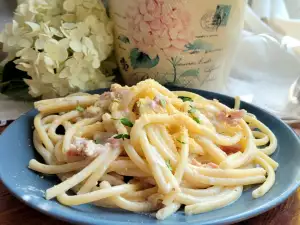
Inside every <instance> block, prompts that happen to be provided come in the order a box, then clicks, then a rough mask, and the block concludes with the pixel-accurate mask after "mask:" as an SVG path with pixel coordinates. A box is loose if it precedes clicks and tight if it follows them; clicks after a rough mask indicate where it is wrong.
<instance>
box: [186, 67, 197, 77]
mask: <svg viewBox="0 0 300 225" xmlns="http://www.w3.org/2000/svg"><path fill="white" fill-rule="evenodd" d="M199 75H200V70H199V69H190V70H186V71H185V72H184V73H183V74H181V77H197V76H199Z"/></svg>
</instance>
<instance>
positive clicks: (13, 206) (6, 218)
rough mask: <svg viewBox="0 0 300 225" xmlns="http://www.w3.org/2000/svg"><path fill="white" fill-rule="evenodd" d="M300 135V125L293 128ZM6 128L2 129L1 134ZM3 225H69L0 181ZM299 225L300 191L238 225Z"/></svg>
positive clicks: (0, 222) (0, 210) (0, 208)
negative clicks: (37, 208)
mask: <svg viewBox="0 0 300 225" xmlns="http://www.w3.org/2000/svg"><path fill="white" fill-rule="evenodd" d="M293 128H294V129H295V131H296V132H297V133H298V134H300V124H296V125H294V126H293ZM4 129H5V127H0V134H1V132H2V131H3V130H4ZM0 224H1V225H67V224H68V223H66V222H62V221H59V220H56V219H54V218H51V217H48V216H46V215H44V214H42V213H40V212H37V211H35V210H33V209H31V208H30V207H28V206H26V205H25V204H23V203H22V202H20V201H19V200H18V199H16V198H15V197H14V196H12V195H11V194H10V193H9V191H8V190H7V189H6V188H5V187H4V185H3V184H2V183H1V181H0ZM281 224H284V225H298V224H300V189H298V191H297V192H296V193H295V194H294V195H292V196H291V197H290V198H289V199H288V200H287V201H286V202H285V203H283V204H281V205H279V206H277V207H276V208H274V209H272V210H270V211H269V212H267V213H264V214H262V215H260V216H258V217H255V218H253V219H250V220H247V221H244V222H241V223H239V224H237V225H281Z"/></svg>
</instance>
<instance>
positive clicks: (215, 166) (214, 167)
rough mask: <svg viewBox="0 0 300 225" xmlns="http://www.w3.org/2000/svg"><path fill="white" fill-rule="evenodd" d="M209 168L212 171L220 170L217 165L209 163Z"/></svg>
mask: <svg viewBox="0 0 300 225" xmlns="http://www.w3.org/2000/svg"><path fill="white" fill-rule="evenodd" d="M207 166H208V167H210V168H212V169H218V168H219V166H218V165H217V164H215V163H208V164H207Z"/></svg>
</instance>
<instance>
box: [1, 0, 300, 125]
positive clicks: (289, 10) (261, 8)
mask: <svg viewBox="0 0 300 225" xmlns="http://www.w3.org/2000/svg"><path fill="white" fill-rule="evenodd" d="M246 2H247V3H248V6H247V8H246V12H245V28H244V31H243V34H242V40H241V44H240V47H239V51H238V53H237V56H236V59H235V61H234V65H233V68H232V71H231V75H230V78H229V80H228V83H227V84H224V85H226V86H227V93H226V94H228V95H231V96H236V95H239V96H241V98H242V100H244V101H247V102H252V103H254V104H256V105H258V106H260V107H263V108H265V109H267V110H269V111H270V112H272V113H273V114H275V115H277V116H278V117H280V118H282V119H283V120H285V121H286V122H288V123H298V122H300V107H299V98H300V81H299V79H298V78H299V76H300V64H299V62H300V41H299V40H300V0H263V1H262V0H249V1H246ZM16 4H17V3H16V1H15V0H0V29H1V30H2V29H3V27H4V25H5V23H8V22H11V19H12V15H13V11H14V9H15V7H16ZM1 57H3V53H1V51H0V58H1ZM0 105H1V110H0V120H4V119H6V120H9V119H15V118H17V117H18V115H20V114H21V113H23V112H25V111H27V110H28V109H29V108H31V103H26V102H23V101H16V100H14V99H10V98H9V97H6V96H4V95H1V94H0Z"/></svg>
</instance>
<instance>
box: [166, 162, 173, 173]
mask: <svg viewBox="0 0 300 225" xmlns="http://www.w3.org/2000/svg"><path fill="white" fill-rule="evenodd" d="M166 165H167V167H168V169H169V170H170V171H171V172H172V171H173V169H172V166H171V161H170V160H167V161H166Z"/></svg>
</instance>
